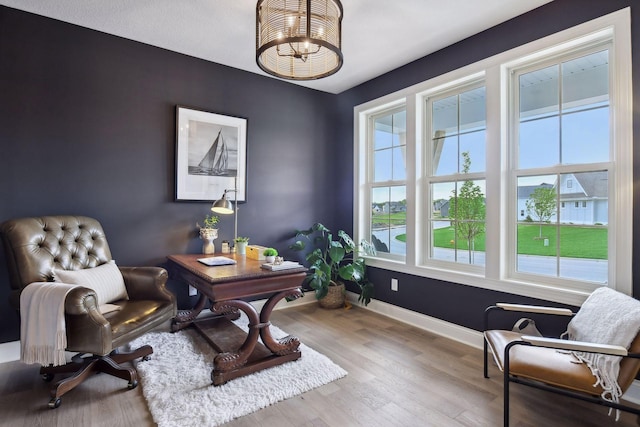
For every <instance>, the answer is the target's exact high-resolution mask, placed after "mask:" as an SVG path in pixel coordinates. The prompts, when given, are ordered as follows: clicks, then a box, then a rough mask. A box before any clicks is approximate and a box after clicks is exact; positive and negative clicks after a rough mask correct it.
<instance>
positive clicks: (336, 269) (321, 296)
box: [289, 223, 375, 308]
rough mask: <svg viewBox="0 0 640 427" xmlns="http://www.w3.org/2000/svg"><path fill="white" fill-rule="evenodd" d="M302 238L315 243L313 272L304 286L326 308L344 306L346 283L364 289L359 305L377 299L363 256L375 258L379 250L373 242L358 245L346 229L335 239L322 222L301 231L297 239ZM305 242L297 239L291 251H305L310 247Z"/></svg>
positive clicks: (310, 257)
mask: <svg viewBox="0 0 640 427" xmlns="http://www.w3.org/2000/svg"><path fill="white" fill-rule="evenodd" d="M298 237H304V238H305V240H306V241H307V242H311V243H312V244H313V249H312V250H311V252H309V253H307V255H306V260H307V262H308V263H309V272H308V273H307V277H306V279H305V282H304V283H306V284H308V285H309V286H310V287H311V289H313V290H314V291H315V294H316V298H317V299H318V301H319V303H320V305H321V306H322V307H326V308H338V307H341V306H344V294H345V285H344V282H343V281H344V280H348V281H350V282H353V283H355V284H356V285H358V286H359V287H360V296H359V297H358V302H360V303H362V304H364V305H367V304H369V302H370V301H371V297H372V296H373V283H371V282H370V281H369V280H368V279H367V277H366V266H365V262H364V259H363V258H362V257H360V256H359V253H360V251H362V252H364V253H365V254H367V255H375V248H374V247H373V245H372V244H371V243H369V242H368V241H366V240H363V241H362V242H361V243H360V244H359V245H356V244H355V243H354V241H353V239H352V238H351V237H350V236H349V235H348V234H347V233H346V232H345V231H343V230H339V231H338V236H337V238H335V239H334V236H333V234H332V233H331V230H329V229H328V228H326V227H325V226H324V225H322V224H320V223H316V224H313V225H312V226H311V228H309V229H307V230H297V231H296V238H298ZM305 240H297V241H296V242H295V243H294V244H292V245H290V246H289V248H290V249H293V250H296V251H302V250H304V249H305V248H306V246H307V245H306V243H305Z"/></svg>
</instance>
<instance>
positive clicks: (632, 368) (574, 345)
mask: <svg viewBox="0 0 640 427" xmlns="http://www.w3.org/2000/svg"><path fill="white" fill-rule="evenodd" d="M500 311H506V312H514V313H531V314H533V313H537V314H539V315H556V316H567V317H569V318H572V317H574V316H576V314H577V312H576V313H574V312H573V311H571V310H569V309H564V308H553V307H542V306H531V305H519V304H505V303H498V304H496V305H495V306H491V307H488V308H487V309H486V310H485V317H484V323H485V327H484V377H485V378H489V374H488V351H489V349H491V352H492V354H493V358H494V360H495V362H496V364H497V366H498V368H499V369H500V370H501V371H502V373H503V384H504V425H505V427H506V426H508V425H509V384H510V383H511V382H515V383H519V384H524V385H527V386H530V387H535V388H538V389H541V390H546V391H550V392H553V393H557V394H561V395H565V396H569V397H573V398H577V399H580V400H583V401H586V402H592V403H596V404H599V405H603V406H607V407H610V408H615V409H617V410H622V411H628V412H631V413H634V414H636V415H640V408H638V407H632V406H629V405H625V404H622V403H615V402H611V401H609V400H605V399H603V398H602V396H601V394H602V393H603V391H604V390H603V388H602V386H601V385H597V386H594V384H596V380H597V379H596V377H595V376H594V375H593V373H592V372H591V369H590V368H589V367H588V366H587V364H585V363H576V361H577V359H576V358H575V357H574V355H573V354H572V352H573V351H575V352H584V353H598V354H607V355H616V356H621V357H622V360H621V361H620V371H619V375H618V378H617V381H618V384H619V386H620V389H621V391H622V393H624V392H625V391H626V390H627V389H628V388H629V386H631V384H632V383H633V380H634V379H635V377H636V375H637V374H638V371H639V370H640V332H638V335H636V337H635V339H633V341H632V342H631V345H630V346H629V348H628V349H627V348H624V347H622V346H617V345H606V344H598V343H591V342H583V341H572V340H567V339H558V338H545V337H540V336H529V335H522V334H520V333H518V332H513V331H509V330H499V329H494V330H492V329H490V327H489V322H490V314H491V313H496V312H500ZM639 420H640V418H639Z"/></svg>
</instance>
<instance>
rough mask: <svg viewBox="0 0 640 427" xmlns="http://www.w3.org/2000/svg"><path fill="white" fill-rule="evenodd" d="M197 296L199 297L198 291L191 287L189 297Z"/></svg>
mask: <svg viewBox="0 0 640 427" xmlns="http://www.w3.org/2000/svg"><path fill="white" fill-rule="evenodd" d="M196 295H198V290H197V289H196V288H194V287H193V286H191V285H189V296H190V297H194V296H196Z"/></svg>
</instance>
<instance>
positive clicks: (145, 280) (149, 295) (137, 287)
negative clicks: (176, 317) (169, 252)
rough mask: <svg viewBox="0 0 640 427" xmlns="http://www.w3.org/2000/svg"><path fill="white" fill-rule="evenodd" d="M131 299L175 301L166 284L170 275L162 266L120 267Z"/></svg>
mask: <svg viewBox="0 0 640 427" xmlns="http://www.w3.org/2000/svg"><path fill="white" fill-rule="evenodd" d="M119 268H120V272H121V273H122V277H123V278H124V284H125V286H126V288H127V294H128V295H129V299H132V300H156V301H169V302H172V301H175V296H174V295H173V294H172V293H171V292H169V291H168V290H167V289H166V287H165V285H166V283H167V279H168V278H169V275H168V274H167V270H165V269H164V268H161V267H119Z"/></svg>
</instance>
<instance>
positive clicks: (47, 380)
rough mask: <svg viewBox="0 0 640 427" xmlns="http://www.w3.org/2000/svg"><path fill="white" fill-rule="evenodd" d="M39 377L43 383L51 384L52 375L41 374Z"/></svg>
mask: <svg viewBox="0 0 640 427" xmlns="http://www.w3.org/2000/svg"><path fill="white" fill-rule="evenodd" d="M41 376H42V379H43V380H44V381H45V382H51V380H52V379H53V374H50V373H46V374H42V375H41Z"/></svg>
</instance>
